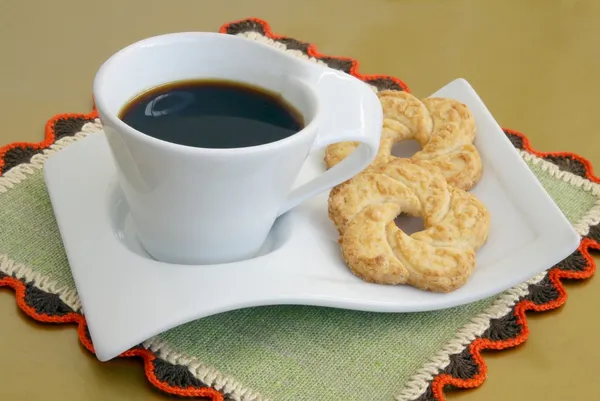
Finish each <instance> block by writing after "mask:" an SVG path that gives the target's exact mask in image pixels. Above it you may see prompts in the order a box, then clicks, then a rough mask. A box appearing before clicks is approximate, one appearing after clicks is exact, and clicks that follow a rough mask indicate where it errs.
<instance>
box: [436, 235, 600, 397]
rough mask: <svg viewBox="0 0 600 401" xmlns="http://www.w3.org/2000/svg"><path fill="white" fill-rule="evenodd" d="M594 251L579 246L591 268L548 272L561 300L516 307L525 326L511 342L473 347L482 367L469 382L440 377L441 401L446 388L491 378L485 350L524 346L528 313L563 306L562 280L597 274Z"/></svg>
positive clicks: (479, 342)
mask: <svg viewBox="0 0 600 401" xmlns="http://www.w3.org/2000/svg"><path fill="white" fill-rule="evenodd" d="M590 250H600V244H599V243H597V242H596V241H592V240H591V239H587V238H585V239H583V240H582V241H581V244H580V245H579V251H580V252H581V254H582V255H583V257H584V258H585V259H586V261H587V267H586V269H585V270H583V271H580V272H571V271H563V270H560V269H558V268H553V269H552V270H550V272H549V273H548V275H549V277H550V280H551V281H552V284H554V287H555V288H556V289H557V291H558V293H559V296H558V298H556V299H554V300H552V301H550V302H547V303H545V304H541V305H538V304H535V303H533V302H532V301H528V300H522V301H520V302H519V303H517V305H516V306H515V307H514V312H513V313H514V315H515V316H516V318H517V323H518V324H519V325H520V326H521V331H520V333H519V334H518V335H517V336H516V337H514V338H511V339H508V340H499V341H492V340H489V339H485V338H478V339H476V340H475V341H473V342H472V343H471V344H470V345H469V352H470V353H471V356H472V357H473V360H474V361H475V362H476V363H477V365H478V367H479V372H478V373H477V374H476V375H475V376H473V377H471V378H469V379H466V380H465V379H459V378H456V377H453V376H451V375H449V374H446V373H444V374H440V375H438V376H436V377H435V378H434V379H433V381H432V383H431V390H432V392H433V395H434V397H435V399H436V400H437V401H445V400H446V397H445V395H444V387H445V386H447V385H450V386H454V387H457V388H475V387H479V386H480V385H481V384H482V383H483V382H484V381H485V378H486V377H487V365H486V363H485V360H484V359H483V356H482V354H481V353H482V351H485V350H503V349H507V348H513V347H516V346H517V345H520V344H522V343H524V342H525V341H526V340H527V338H529V327H528V325H527V317H526V314H525V313H526V312H527V311H535V312H545V311H548V310H552V309H556V308H558V307H560V306H562V305H563V304H564V303H565V302H566V301H567V292H566V290H565V288H564V287H563V285H562V282H561V279H578V280H583V279H586V278H589V277H591V276H593V275H594V272H595V270H596V263H595V262H594V259H593V258H592V256H591V255H590Z"/></svg>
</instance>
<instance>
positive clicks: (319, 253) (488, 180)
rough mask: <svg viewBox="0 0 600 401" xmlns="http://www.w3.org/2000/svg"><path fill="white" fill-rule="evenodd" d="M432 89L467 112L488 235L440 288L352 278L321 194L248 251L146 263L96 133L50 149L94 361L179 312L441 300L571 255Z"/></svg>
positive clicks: (535, 185) (491, 148) (466, 91)
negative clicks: (463, 117)
mask: <svg viewBox="0 0 600 401" xmlns="http://www.w3.org/2000/svg"><path fill="white" fill-rule="evenodd" d="M434 96H441V97H448V98H454V99H457V100H459V101H461V102H463V103H465V104H467V105H468V106H469V108H470V109H471V111H472V112H473V115H474V117H475V121H476V124H477V129H478V136H477V139H476V141H475V145H476V146H477V148H478V150H479V152H480V154H481V158H482V161H483V171H484V173H483V177H482V179H481V181H480V182H479V183H478V184H477V186H476V187H475V188H474V189H473V190H472V191H471V192H472V193H474V194H475V195H476V196H477V197H479V199H481V201H483V202H484V204H485V205H486V206H487V207H488V209H489V211H490V215H491V229H490V234H489V239H488V241H487V243H486V244H485V245H484V246H483V247H482V248H481V249H480V250H479V251H478V252H477V266H476V269H475V271H474V272H473V274H472V276H471V277H470V279H469V281H468V282H467V283H466V284H465V285H464V286H463V287H461V288H459V289H458V290H456V291H454V292H451V293H448V294H439V293H431V292H426V291H421V290H417V289H414V288H412V287H409V286H386V285H378V284H371V283H366V282H364V281H362V280H360V279H359V278H357V277H355V276H354V275H353V274H352V273H351V272H350V270H349V269H348V268H347V267H346V265H345V264H344V262H343V260H342V258H341V255H340V249H339V246H338V244H337V239H338V236H337V232H336V230H335V228H334V226H333V224H332V223H331V221H330V220H329V218H328V216H327V197H328V194H327V193H324V194H322V195H320V196H317V197H315V198H313V199H311V200H309V201H307V202H305V203H303V204H302V205H301V206H299V207H297V208H296V209H294V210H292V211H291V212H289V213H287V214H286V215H284V216H282V217H281V218H279V219H278V220H277V222H276V224H275V225H274V227H273V229H272V230H271V233H270V235H269V237H268V239H267V241H266V242H265V244H264V246H263V249H262V250H261V253H260V255H258V256H257V257H255V258H253V259H250V260H246V261H242V262H236V263H228V264H221V265H210V266H209V265H204V266H187V265H173V264H165V263H161V262H158V261H156V260H154V259H152V258H151V257H150V256H149V255H148V254H147V253H146V252H145V250H144V248H143V247H142V246H141V245H140V243H139V241H138V240H137V238H136V235H135V230H134V227H133V224H132V221H131V218H130V216H129V210H128V206H127V204H126V202H125V201H124V199H123V195H122V193H121V191H120V188H119V186H118V184H117V182H116V177H115V167H114V164H113V159H112V157H111V154H110V152H109V148H108V144H107V142H106V139H105V136H104V134H103V133H97V134H92V135H91V136H89V137H87V138H85V139H82V140H80V141H78V142H76V143H74V144H73V145H70V146H69V147H68V148H66V149H64V150H62V151H61V152H58V153H57V154H56V155H54V156H52V157H51V158H50V159H49V160H48V161H47V162H46V164H45V180H46V184H47V186H48V191H49V194H50V198H51V201H52V205H53V208H54V212H55V215H56V219H57V222H58V227H59V230H60V233H61V236H62V239H63V243H64V246H65V249H66V253H67V256H68V259H69V264H70V267H71V271H72V273H73V277H74V279H75V284H76V286H77V291H78V293H79V296H80V299H81V302H82V306H83V310H84V312H85V316H86V320H87V323H88V326H89V331H90V334H91V338H92V341H93V343H94V347H95V351H96V355H97V357H98V359H100V360H102V361H105V360H108V359H111V358H113V357H115V356H117V355H118V354H120V353H121V352H123V351H126V350H127V349H129V348H130V347H132V346H135V345H137V344H139V343H141V342H143V341H144V340H147V339H148V338H150V337H152V336H154V335H156V334H158V333H160V332H163V331H166V330H168V329H170V328H173V327H175V326H178V325H181V324H183V323H186V322H189V321H191V320H194V319H199V318H202V317H206V316H209V315H213V314H217V313H222V312H226V311H230V310H234V309H239V308H246V307H255V306H262V305H276V304H296V305H314V306H321V307H335V308H345V309H354V310H362V311H373V312H418V311H429V310H436V309H443V308H450V307H453V306H457V305H462V304H466V303H470V302H474V301H477V300H481V299H483V298H487V297H490V296H492V295H495V294H498V293H500V292H502V291H504V290H506V289H508V288H510V287H512V286H514V285H516V284H519V283H522V282H524V281H526V280H528V279H530V278H531V277H533V276H535V275H537V274H538V273H541V272H543V271H544V270H546V269H548V268H550V267H551V266H553V265H554V264H556V263H558V262H560V261H561V260H563V259H564V258H566V257H567V256H568V255H570V254H571V253H572V252H573V251H575V249H576V248H577V246H578V245H579V240H580V238H579V236H578V234H577V233H576V232H575V230H574V229H573V228H572V226H571V224H570V223H569V221H568V220H567V218H566V217H565V216H564V215H563V214H562V212H561V211H560V209H559V208H558V207H557V206H556V204H555V203H554V202H553V200H552V199H551V198H550V196H549V195H548V194H547V193H546V192H545V190H544V189H543V187H542V186H541V184H540V183H539V181H538V180H537V178H536V177H535V175H534V174H533V173H532V172H531V170H530V169H529V168H528V167H527V165H526V164H525V162H524V161H523V159H522V158H521V156H520V155H519V154H518V152H517V151H516V150H515V148H514V147H513V146H512V144H511V143H510V141H509V140H508V138H507V137H506V136H505V134H504V133H503V131H502V129H501V128H500V127H499V126H498V124H497V123H496V121H495V120H494V118H493V117H492V115H491V114H490V113H489V111H488V110H487V109H486V107H485V105H484V104H483V102H482V101H481V99H480V98H479V97H478V95H477V94H476V92H475V91H474V90H473V89H472V88H471V86H470V85H469V84H468V83H467V82H466V81H465V80H462V79H459V80H455V81H453V82H451V83H450V84H448V85H447V86H445V87H444V88H442V89H441V90H439V91H438V92H436V93H435V94H434ZM323 169H324V166H323V152H316V153H313V154H311V155H310V156H309V158H308V159H307V161H306V163H305V165H304V168H303V170H302V171H301V173H300V175H299V177H298V182H297V185H300V184H301V183H303V182H306V181H308V180H310V179H311V178H312V177H313V176H314V175H316V174H319V173H321V172H322V171H323Z"/></svg>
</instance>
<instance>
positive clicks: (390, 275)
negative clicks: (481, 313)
mask: <svg viewBox="0 0 600 401" xmlns="http://www.w3.org/2000/svg"><path fill="white" fill-rule="evenodd" d="M401 213H407V214H410V215H413V216H421V217H422V218H423V220H424V225H425V229H424V230H423V231H419V232H416V233H413V234H411V235H407V234H406V233H404V232H403V231H402V230H401V229H399V228H398V227H397V226H396V223H395V222H394V220H395V218H396V217H397V216H399V215H400V214H401ZM329 216H330V218H331V220H332V221H333V222H334V224H335V225H336V227H337V229H338V231H339V233H340V240H339V242H340V246H341V250H342V255H343V258H344V260H345V261H346V264H347V265H348V267H349V268H350V270H351V271H352V272H353V273H354V274H355V275H357V276H358V277H360V278H362V279H363V280H365V281H369V282H374V283H380V284H408V285H411V286H414V287H417V288H420V289H424V290H430V291H435V292H448V291H452V290H455V289H457V288H459V287H461V286H462V285H463V284H465V283H466V281H467V280H468V278H469V276H470V275H471V272H472V271H473V269H474V268H475V251H476V250H477V249H479V248H480V247H481V246H482V245H483V244H484V243H485V241H486V240H487V236H488V232H489V227H490V216H489V212H488V210H487V209H486V207H485V206H484V205H483V204H482V203H481V202H480V201H479V200H478V199H477V198H476V197H474V196H473V195H471V194H470V193H468V192H465V191H463V190H461V189H458V188H456V187H454V186H452V185H449V184H448V183H447V181H446V179H445V177H444V176H443V175H442V172H441V171H440V169H439V168H438V167H436V166H434V165H432V164H431V163H430V162H428V161H423V160H407V159H395V160H392V161H391V162H389V163H388V164H387V165H385V166H384V167H382V168H381V169H380V170H379V171H378V172H364V173H361V174H359V175H357V176H356V177H354V178H352V179H350V180H348V181H346V182H345V183H343V184H341V185H339V186H337V187H336V188H334V189H333V190H332V192H331V194H330V197H329Z"/></svg>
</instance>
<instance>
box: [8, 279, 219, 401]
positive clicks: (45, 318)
mask: <svg viewBox="0 0 600 401" xmlns="http://www.w3.org/2000/svg"><path fill="white" fill-rule="evenodd" d="M0 287H9V288H12V289H13V290H14V291H15V295H16V299H17V305H18V306H19V308H20V309H21V310H22V311H23V312H25V314H27V315H28V316H29V317H31V318H33V319H34V320H37V321H38V322H44V323H62V324H65V323H75V324H77V334H78V335H79V341H81V343H82V344H83V346H84V347H85V348H86V349H87V350H88V351H90V352H92V353H94V346H93V345H92V342H91V341H90V339H89V338H88V336H87V334H86V333H87V323H86V321H85V318H84V317H83V315H80V314H79V313H74V312H71V313H67V314H66V315H63V316H50V315H47V314H40V313H38V312H37V311H36V310H35V309H34V308H33V307H31V306H30V305H28V304H27V302H26V301H25V290H26V287H25V284H23V282H22V281H20V280H18V279H16V278H13V277H10V276H9V277H4V278H3V279H0ZM136 356H137V357H140V358H142V359H143V361H144V369H145V371H146V377H147V378H148V380H149V381H150V383H152V385H154V386H155V387H157V388H159V389H160V390H162V391H164V392H165V393H169V394H174V395H179V396H183V397H205V398H208V399H210V400H211V401H223V400H224V397H223V394H221V393H220V392H218V391H217V390H215V389H212V388H209V387H203V388H193V387H189V388H180V387H173V386H170V385H168V384H167V383H164V382H162V381H160V380H158V378H157V377H156V375H155V374H154V365H153V364H152V362H153V361H154V360H155V359H156V355H154V353H152V352H151V351H149V350H147V349H144V348H140V347H138V348H133V349H131V350H129V351H125V352H123V353H122V354H121V355H119V357H120V358H126V357H136Z"/></svg>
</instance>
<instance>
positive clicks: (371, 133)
mask: <svg viewBox="0 0 600 401" xmlns="http://www.w3.org/2000/svg"><path fill="white" fill-rule="evenodd" d="M313 82H315V83H314V84H313V85H312V86H313V88H314V89H315V91H316V92H317V96H318V100H319V104H320V107H321V110H322V111H321V113H320V118H319V125H318V127H319V128H318V129H319V131H318V134H317V137H316V139H315V142H314V144H313V146H312V148H311V152H313V151H315V150H320V149H323V148H325V147H327V146H328V145H330V144H333V143H338V142H350V141H356V142H360V145H359V146H358V147H357V148H356V149H355V150H354V151H353V152H352V153H351V154H350V155H349V156H348V157H346V158H345V159H344V160H342V161H341V162H340V163H338V164H336V165H335V166H333V167H332V168H330V169H328V170H327V171H325V172H323V173H322V174H320V175H319V176H317V177H315V178H314V179H312V180H311V181H309V182H307V183H305V184H302V185H301V186H299V187H297V188H295V189H294V190H292V192H291V193H290V195H289V197H288V199H287V200H286V202H285V203H284V205H283V208H282V209H281V210H280V212H279V215H282V214H284V213H286V212H288V211H289V210H291V209H293V208H294V207H296V206H298V205H299V204H300V203H302V202H304V201H305V200H307V199H309V198H312V197H313V196H316V195H318V194H320V193H322V192H324V191H327V190H329V189H331V188H333V187H335V186H336V185H339V184H341V183H342V182H344V181H346V180H348V179H350V178H352V177H354V176H355V175H357V174H358V173H360V172H361V171H363V170H364V169H365V168H366V167H367V166H368V165H369V164H370V163H371V162H372V161H373V160H374V159H375V156H376V155H377V152H378V150H379V142H380V139H381V127H382V124H383V113H382V110H381V103H380V102H379V99H378V97H377V95H376V94H375V93H374V92H373V90H372V89H371V88H370V87H369V86H368V85H367V84H365V83H364V82H362V81H360V80H359V79H357V78H355V77H352V76H350V75H348V74H345V73H342V72H339V71H335V70H331V69H326V68H323V69H322V71H321V72H320V73H319V74H318V77H316V80H315V81H313Z"/></svg>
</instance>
